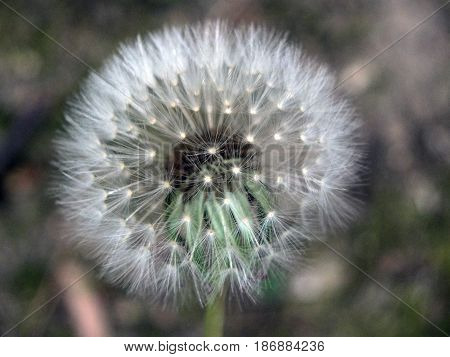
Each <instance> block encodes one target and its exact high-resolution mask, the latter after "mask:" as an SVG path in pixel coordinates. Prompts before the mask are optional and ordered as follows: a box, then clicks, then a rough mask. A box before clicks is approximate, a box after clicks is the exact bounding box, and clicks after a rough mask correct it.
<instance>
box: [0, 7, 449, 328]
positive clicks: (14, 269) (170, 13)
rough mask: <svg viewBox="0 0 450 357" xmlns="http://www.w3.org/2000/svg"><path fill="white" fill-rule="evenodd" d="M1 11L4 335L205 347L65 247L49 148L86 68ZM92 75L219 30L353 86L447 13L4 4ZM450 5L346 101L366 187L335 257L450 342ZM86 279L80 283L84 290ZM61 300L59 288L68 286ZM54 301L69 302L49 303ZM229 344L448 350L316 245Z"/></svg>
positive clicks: (232, 318)
mask: <svg viewBox="0 0 450 357" xmlns="http://www.w3.org/2000/svg"><path fill="white" fill-rule="evenodd" d="M2 2H3V1H1V2H0V334H3V333H5V332H6V331H8V330H9V329H10V328H11V327H12V326H14V325H15V324H16V323H17V322H19V321H20V320H22V319H23V318H24V317H26V316H27V315H29V314H30V313H33V312H34V311H35V310H36V309H37V308H39V307H40V306H41V305H42V304H44V303H46V302H47V301H48V300H49V299H51V298H53V297H54V298H53V300H51V301H50V302H49V303H48V304H46V305H45V306H44V307H43V308H42V309H40V310H38V311H37V312H35V313H33V314H32V315H31V316H30V317H29V318H27V319H26V320H25V321H23V322H22V323H20V324H19V325H18V326H17V327H16V328H15V329H13V330H12V331H10V332H9V335H10V336H102V335H112V336H177V335H179V336H186V335H202V311H201V309H199V308H198V307H185V308H182V309H180V310H179V311H172V310H163V309H162V308H161V306H158V305H155V304H151V303H149V302H148V301H143V300H139V299H136V298H133V297H130V296H127V295H126V293H125V292H124V291H123V290H121V289H120V288H114V287H112V286H109V285H107V284H106V283H104V282H103V281H102V280H100V279H99V278H98V277H97V276H96V273H95V271H91V272H89V273H87V274H85V273H86V272H87V271H89V269H91V267H92V266H93V265H94V264H93V262H90V261H87V260H84V259H83V258H82V257H80V256H79V255H78V254H77V252H76V251H74V250H73V249H72V247H70V246H68V245H67V244H66V243H65V242H64V240H63V239H62V235H63V228H62V226H63V224H62V223H63V222H62V218H61V217H60V215H59V214H58V212H57V210H56V208H55V205H54V203H53V202H52V200H51V199H50V198H49V195H48V186H49V181H50V178H51V175H52V171H51V167H50V160H51V158H52V155H53V150H52V146H51V140H52V138H53V136H54V135H55V131H56V130H57V129H58V128H59V127H60V126H61V124H62V118H63V115H62V114H63V110H64V103H65V101H66V100H67V98H68V97H69V96H70V94H71V93H73V92H74V91H76V90H77V89H78V86H79V84H80V81H81V80H82V79H83V78H85V77H86V74H87V72H88V69H87V67H86V66H85V65H83V63H81V62H80V61H79V60H77V59H75V58H74V57H73V56H70V55H69V54H68V53H67V52H65V51H64V50H63V49H62V48H61V47H58V46H57V45H55V43H53V42H52V41H51V40H49V38H48V37H46V36H45V35H44V34H43V33H41V32H39V31H37V30H36V28H33V26H31V25H30V24H29V23H27V22H26V21H24V19H22V18H20V17H19V16H17V14H15V13H14V12H12V11H11V10H10V9H8V8H7V7H5V5H4V4H2ZM5 2H7V3H8V4H9V5H10V6H12V7H13V8H14V9H15V10H17V11H18V12H19V13H20V14H22V15H23V16H25V17H26V18H27V19H29V20H30V21H31V22H32V23H33V24H35V25H36V26H38V27H39V28H41V29H42V30H43V31H45V32H46V33H47V34H49V35H50V36H51V37H53V38H54V39H56V40H57V41H58V42H60V43H61V44H62V45H63V46H65V47H66V48H67V49H68V50H69V51H71V52H72V53H74V54H76V56H78V57H79V58H81V59H82V60H83V61H85V62H86V63H88V64H89V65H90V66H92V67H94V68H98V67H99V66H100V65H101V63H102V61H103V60H104V59H105V58H106V57H107V56H108V55H110V54H111V53H112V52H113V51H114V49H115V48H116V46H117V45H118V44H119V43H120V42H121V41H123V40H126V39H129V38H132V37H134V36H135V35H136V34H138V33H144V32H146V31H152V30H156V29H160V28H161V27H162V26H164V25H167V24H182V23H192V22H196V21H199V20H204V19H206V18H224V19H228V20H229V21H230V22H232V23H249V22H256V23H264V24H267V25H269V26H271V27H274V28H276V29H278V30H280V31H287V32H288V33H289V38H290V40H291V41H292V42H294V43H301V44H302V46H303V48H304V50H305V51H306V52H307V53H309V54H310V55H312V56H315V57H316V58H318V59H319V60H320V61H322V62H325V63H327V64H329V66H330V67H331V68H332V70H333V71H334V72H335V73H336V75H337V77H338V79H339V80H344V79H345V78H347V77H348V75H350V74H351V73H353V72H354V71H355V70H357V69H358V68H359V67H360V66H361V65H363V64H364V63H366V62H367V61H368V60H370V59H371V58H372V57H373V56H374V55H375V54H376V53H378V52H379V51H381V50H382V49H383V48H384V47H385V46H386V45H388V44H389V43H391V42H392V41H394V40H396V39H398V38H399V37H400V36H402V35H403V34H404V33H405V32H406V31H408V30H409V29H410V28H411V27H413V26H414V25H415V24H416V23H418V22H419V21H421V20H423V19H424V18H425V17H427V16H428V15H430V14H431V13H432V12H433V11H434V10H435V9H437V8H438V7H439V6H441V5H442V4H444V3H445V1H438V0H436V1H434V0H429V1H419V0H411V1H389V0H382V1H376V2H375V1H360V0H355V1H345V0H335V1H324V0H316V1H312V0H311V1H295V0H261V1H258V0H243V1H239V0H227V1H207V0H196V1H181V0H149V1H144V0H139V1H125V0H123V1H106V0H102V1H93V0H80V1H69V0H33V1H26V0H5ZM449 15H450V6H447V7H446V8H444V9H442V10H441V11H440V12H438V13H437V14H436V15H435V16H433V17H432V18H430V19H429V20H428V21H426V22H425V23H424V24H423V25H422V26H421V27H420V28H418V29H417V30H416V31H414V32H412V33H411V34H409V35H408V36H407V37H406V38H404V39H403V40H402V41H400V42H399V43H397V44H396V45H394V46H393V47H392V48H391V49H389V50H388V51H386V52H385V53H384V54H382V55H381V56H380V57H378V58H376V59H375V60H374V61H373V62H372V63H371V64H370V65H368V66H367V67H365V68H363V69H361V70H360V71H359V72H358V73H357V74H355V75H354V76H352V77H351V78H349V79H348V80H346V81H345V82H344V83H343V84H342V86H341V87H340V88H339V90H340V92H341V93H343V94H345V95H347V96H349V97H350V98H351V100H352V101H353V102H354V104H355V106H356V107H357V108H358V112H359V115H360V116H361V118H362V120H363V122H364V125H365V130H364V131H365V133H366V135H367V141H368V155H367V156H368V157H367V166H368V168H369V169H370V171H369V172H370V173H369V175H368V177H367V180H366V181H367V185H366V186H365V187H364V189H363V191H364V192H363V199H364V201H365V206H364V208H363V209H362V211H361V215H360V217H359V219H358V221H357V222H356V223H355V224H354V225H352V226H351V227H350V229H349V230H348V231H346V232H344V233H340V234H337V235H336V236H334V237H330V239H329V240H328V242H329V244H330V245H331V246H332V247H333V248H334V249H335V250H336V251H338V252H340V253H341V254H342V255H343V256H345V257H346V258H347V259H348V260H349V261H351V262H353V263H354V264H356V265H357V266H358V267H360V268H361V269H362V270H364V271H365V272H367V273H368V274H370V276H372V277H373V278H375V279H376V280H378V281H379V282H380V283H381V284H383V285H384V286H385V287H387V288H389V289H390V290H391V291H392V292H394V293H395V294H397V295H398V296H399V297H401V299H403V300H404V302H406V303H407V304H409V305H410V306H412V307H414V309H416V310H417V311H419V312H420V313H421V314H423V315H425V316H426V317H427V318H428V319H430V320H431V321H433V322H434V323H435V324H436V325H437V326H439V327H440V328H441V329H442V330H444V331H446V332H447V333H448V332H450V239H449V238H450V125H449V114H450V108H449V94H450V93H449V83H450V71H449V64H450V63H449V62H450V61H449V54H450V51H449V50H450V48H449V47H450V41H449V40H450V38H449V37H450V36H449V25H450V22H449V19H450V16H449ZM80 276H82V278H81V279H79V280H78V281H77V279H78V278H79V277H80ZM74 281H77V282H76V283H75V284H73V285H72V286H71V287H70V288H67V289H66V290H64V291H63V292H61V289H64V288H65V287H67V286H69V285H71V283H73V282H74ZM58 292H61V293H60V294H59V295H57V296H56V297H55V295H56V294H58ZM225 335H228V336H320V335H323V336H435V335H436V336H442V335H443V333H442V332H441V331H439V329H438V328H436V327H434V326H433V325H432V324H430V323H428V322H427V321H425V320H424V319H423V318H422V317H420V316H419V315H418V314H417V313H415V312H413V311H412V310H411V309H409V308H408V307H407V306H405V304H403V303H401V302H399V301H398V300H397V299H395V298H394V297H393V296H391V295H390V294H389V293H387V292H386V291H385V290H383V289H382V288H380V286H378V285H376V284H374V282H373V281H371V280H370V279H368V278H367V277H366V276H364V275H363V274H362V273H361V272H360V271H358V270H357V269H355V268H354V267H353V266H352V265H350V264H349V263H348V262H347V261H346V260H345V259H342V257H340V256H339V255H337V254H335V253H334V252H333V250H331V249H330V248H329V247H327V246H325V245H322V244H321V243H319V242H317V243H315V244H313V245H312V246H311V247H310V249H309V251H308V252H307V254H306V256H305V259H304V262H303V264H301V265H300V266H299V268H298V269H297V273H295V274H294V275H292V276H290V277H289V279H287V280H286V282H285V283H279V284H272V285H271V288H268V289H267V290H266V292H265V294H264V298H263V299H262V301H261V303H260V304H257V305H245V306H241V307H239V306H229V307H228V314H227V319H226V326H225Z"/></svg>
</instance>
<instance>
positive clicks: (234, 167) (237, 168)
mask: <svg viewBox="0 0 450 357" xmlns="http://www.w3.org/2000/svg"><path fill="white" fill-rule="evenodd" d="M231 171H232V172H233V174H235V175H239V174H240V173H241V169H240V168H239V167H237V166H233V168H232V169H231Z"/></svg>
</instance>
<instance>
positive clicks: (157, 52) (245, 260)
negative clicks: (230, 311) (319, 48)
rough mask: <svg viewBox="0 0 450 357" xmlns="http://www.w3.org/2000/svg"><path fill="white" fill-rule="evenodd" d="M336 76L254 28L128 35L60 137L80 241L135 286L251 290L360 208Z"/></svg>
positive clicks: (347, 111)
mask: <svg viewBox="0 0 450 357" xmlns="http://www.w3.org/2000/svg"><path fill="white" fill-rule="evenodd" d="M334 87H335V81H334V78H333V77H332V75H331V74H330V73H329V72H328V71H327V70H326V68H325V67H324V66H323V65H320V64H317V63H315V62H314V61H312V60H310V59H308V57H307V56H306V55H305V54H304V53H303V52H302V51H301V50H300V49H299V48H298V47H296V46H294V45H292V44H289V43H288V42H287V41H286V39H285V37H284V36H282V35H278V34H276V33H274V32H271V31H269V30H267V29H265V28H263V27H257V26H247V27H241V28H237V29H235V30H232V29H231V28H230V27H229V26H228V25H226V24H224V23H222V22H209V23H206V24H200V25H196V26H185V27H172V28H166V29H165V30H163V31H160V32H156V33H151V34H148V35H146V36H144V37H138V38H137V39H135V40H134V41H131V42H128V43H126V44H124V45H122V46H121V47H120V49H119V51H118V53H117V54H116V55H114V56H112V58H110V59H109V60H108V61H107V62H106V63H105V65H104V66H103V67H102V69H101V70H100V71H99V72H98V73H92V74H91V75H90V76H89V77H88V79H87V80H86V82H85V83H84V85H83V86H82V88H81V92H80V94H78V95H76V96H75V98H73V100H72V101H71V102H70V105H69V107H68V109H67V110H66V113H65V117H66V122H65V129H64V132H63V133H61V134H60V136H59V137H58V138H57V139H56V151H57V155H58V158H57V161H56V165H57V166H58V169H59V170H60V171H61V172H62V175H61V177H62V178H61V180H60V181H59V182H58V183H57V189H56V191H57V198H58V203H59V205H60V206H61V207H62V209H63V212H64V214H65V216H66V217H67V220H68V221H69V222H70V223H71V224H73V237H74V239H75V240H76V241H78V242H80V244H81V245H82V246H84V247H85V249H87V250H88V253H89V254H90V255H91V256H92V257H93V258H94V259H97V260H99V262H100V263H101V264H100V265H101V266H102V273H103V275H104V276H105V277H106V278H107V279H109V280H110V281H111V282H113V283H115V284H119V285H122V286H124V287H126V288H127V289H128V290H129V291H130V292H132V293H136V294H140V295H143V296H152V297H155V298H160V299H163V300H164V301H169V300H170V301H172V302H174V303H178V302H184V301H187V300H189V297H191V298H194V299H197V300H198V301H199V302H200V303H201V304H207V303H208V302H209V301H211V299H213V298H214V297H215V296H216V295H217V294H219V293H220V292H222V291H224V290H226V291H229V292H230V293H232V294H235V295H238V296H246V297H250V298H251V299H256V298H257V297H258V294H259V292H260V287H261V283H262V282H263V280H264V279H265V277H266V276H268V274H269V272H270V271H279V270H280V269H282V268H286V269H288V268H291V267H292V264H293V263H294V261H295V260H296V259H300V258H301V257H299V255H298V253H297V252H299V251H301V250H302V249H301V248H303V246H304V245H305V244H306V241H307V239H308V238H309V237H312V236H315V235H317V234H325V233H326V232H328V231H329V230H331V229H333V228H334V227H338V226H343V225H345V224H346V223H347V222H348V221H349V219H351V218H352V217H353V216H354V215H355V213H356V205H355V200H354V199H352V197H351V194H349V190H348V189H349V188H351V186H352V185H353V184H354V183H356V182H358V174H359V170H360V167H361V149H360V147H361V142H360V138H359V134H358V129H359V122H358V120H357V118H355V115H354V113H353V110H352V108H351V106H350V105H349V104H348V103H347V102H346V101H345V100H344V99H342V98H340V97H338V96H336V94H335V93H334V92H333V88H334ZM255 138H257V140H255ZM262 178H263V179H262ZM264 252H266V253H264ZM268 252H271V253H270V259H269V258H268V256H269V253H268ZM263 253H264V254H263Z"/></svg>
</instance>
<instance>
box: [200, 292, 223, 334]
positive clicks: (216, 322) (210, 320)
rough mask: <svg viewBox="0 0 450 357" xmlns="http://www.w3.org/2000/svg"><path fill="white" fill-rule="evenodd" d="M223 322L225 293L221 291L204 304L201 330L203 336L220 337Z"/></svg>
mask: <svg viewBox="0 0 450 357" xmlns="http://www.w3.org/2000/svg"><path fill="white" fill-rule="evenodd" d="M224 322H225V293H222V294H220V295H218V296H217V297H216V298H215V299H214V300H213V301H211V302H210V303H209V304H208V305H206V310H205V318H204V331H203V333H204V335H205V337H222V336H223V325H224Z"/></svg>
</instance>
